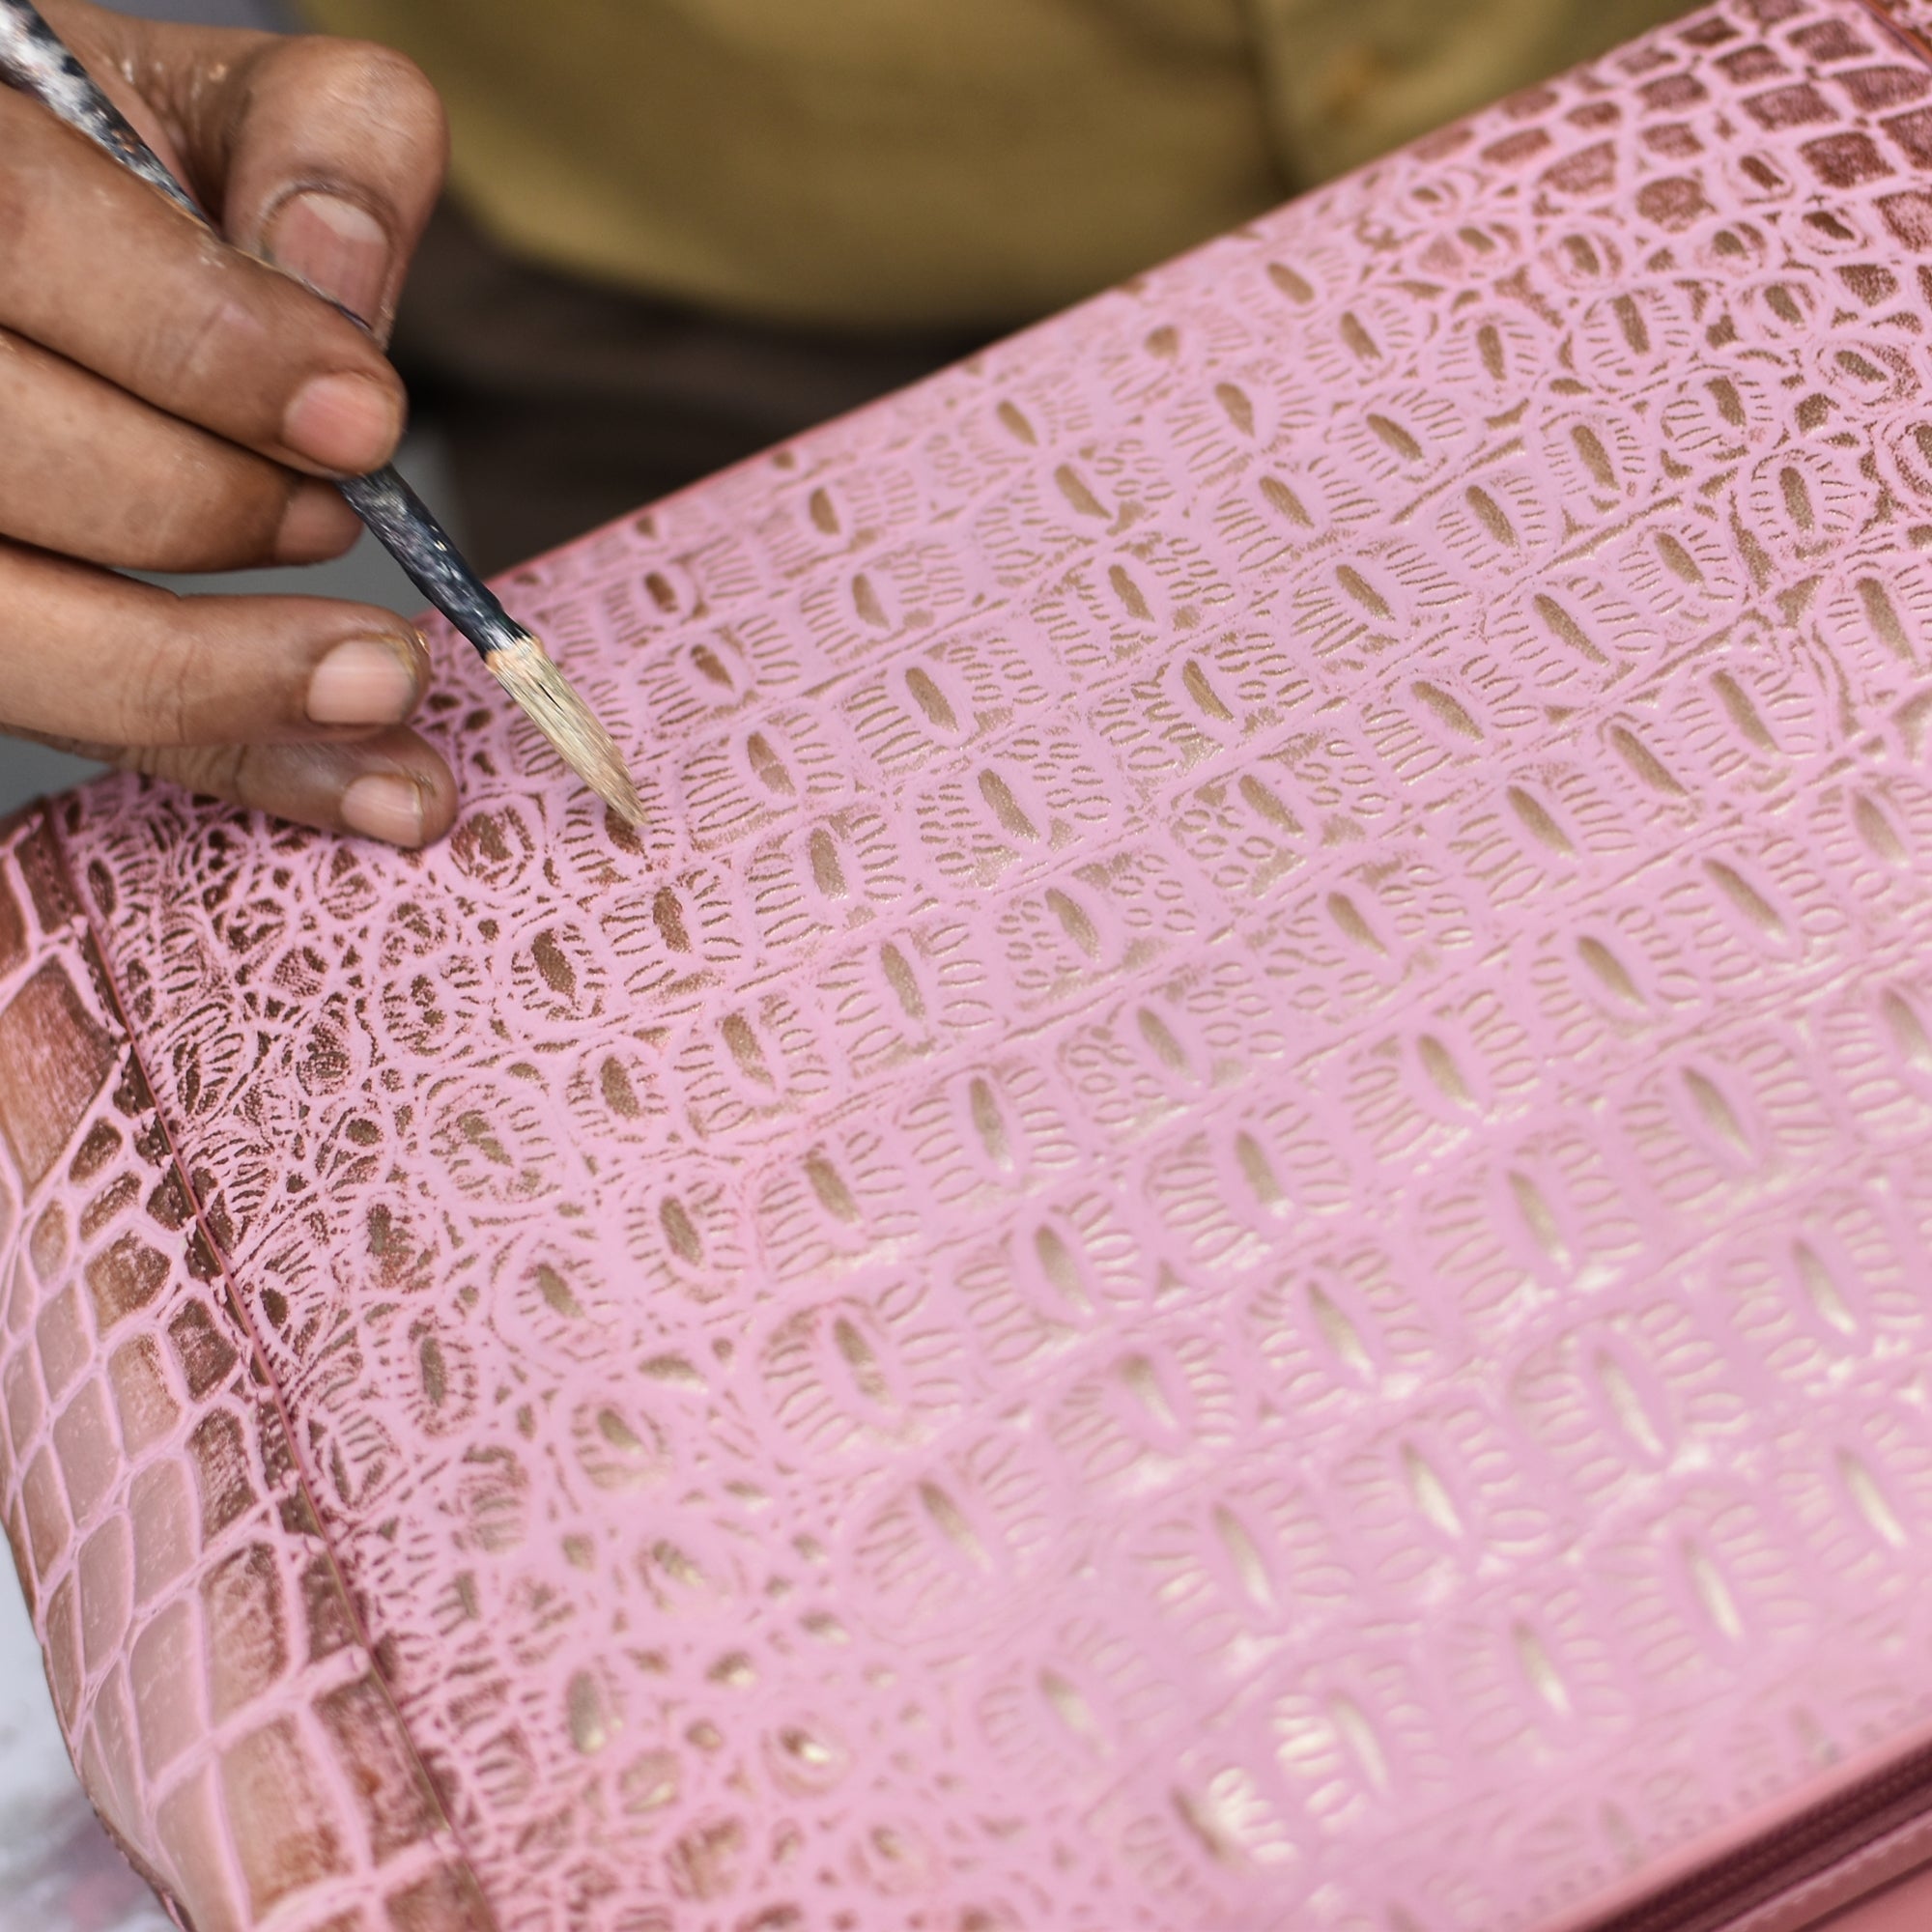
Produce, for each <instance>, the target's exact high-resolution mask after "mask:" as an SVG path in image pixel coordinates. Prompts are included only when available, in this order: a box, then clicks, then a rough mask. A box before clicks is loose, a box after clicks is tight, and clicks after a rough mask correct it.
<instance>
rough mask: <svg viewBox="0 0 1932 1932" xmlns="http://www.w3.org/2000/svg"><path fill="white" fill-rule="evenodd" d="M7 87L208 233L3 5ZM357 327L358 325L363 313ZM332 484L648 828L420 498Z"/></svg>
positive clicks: (91, 87) (135, 142)
mask: <svg viewBox="0 0 1932 1932" xmlns="http://www.w3.org/2000/svg"><path fill="white" fill-rule="evenodd" d="M0 79H4V80H6V81H7V82H8V83H9V85H11V86H13V87H16V88H18V89H19V90H20V92H21V93H23V94H30V95H32V96H33V98H34V99H36V100H38V101H40V102H41V103H42V105H43V106H45V107H47V108H49V109H51V111H52V112H53V113H54V114H55V115H57V116H58V117H59V118H60V119H61V120H62V121H64V122H66V123H67V125H68V126H69V127H70V128H74V129H75V130H76V131H77V132H79V133H82V134H85V135H86V136H87V138H88V139H89V140H91V141H93V142H94V143H95V144H96V145H97V146H98V147H100V148H102V149H104V150H105V151H106V152H107V153H108V154H109V155H111V156H113V157H114V159H116V160H117V161H119V162H120V163H121V165H122V166H123V167H125V168H127V169H128V171H129V172H130V173H133V174H137V175H139V176H140V177H141V179H142V180H143V181H145V182H147V183H149V184H150V185H152V186H154V187H156V188H158V189H159V190H160V192H161V193H162V194H164V195H166V196H167V198H168V199H169V200H170V201H171V202H173V203H174V205H175V206H176V207H177V208H179V209H181V210H182V211H183V213H185V214H187V215H189V216H191V217H192V218H193V219H194V220H195V221H197V222H199V223H200V224H201V225H202V226H203V227H204V228H208V229H210V230H211V231H213V222H211V221H210V220H209V219H208V217H207V215H205V214H204V213H202V211H201V209H200V208H199V207H197V206H196V204H195V201H194V198H193V196H191V195H190V194H189V193H188V191H187V190H186V189H185V187H183V186H182V185H181V183H180V182H178V181H176V179H175V178H174V176H173V175H172V174H171V173H170V172H169V171H168V168H167V165H166V163H165V162H163V161H162V160H161V158H160V156H158V155H156V153H155V151H154V150H153V149H152V148H150V147H149V146H148V144H147V143H146V142H145V141H143V140H142V139H141V137H140V135H138V134H137V133H136V132H135V131H134V129H133V128H131V127H130V126H129V125H128V121H127V119H126V117H125V116H124V115H123V114H122V113H121V111H120V109H119V108H117V107H116V106H115V105H114V103H113V102H112V101H111V100H109V99H107V97H106V96H105V95H104V94H102V93H101V91H100V90H99V88H98V87H97V86H96V85H95V84H94V82H93V81H92V80H91V79H90V78H89V76H88V73H87V70H86V69H85V68H83V67H82V66H81V64H80V62H79V61H78V60H77V59H75V57H74V56H73V54H72V53H71V52H70V51H69V50H68V48H67V47H66V46H65V45H64V44H63V43H62V42H61V39H60V37H59V35H57V34H56V33H55V32H54V30H53V29H52V28H51V27H50V26H48V25H47V23H46V22H45V21H44V20H43V18H42V17H41V15H40V13H39V11H38V10H37V9H36V8H34V7H33V6H31V5H30V4H28V0H0ZM343 313H344V314H348V311H347V310H346V309H345V310H344V311H343ZM350 320H351V321H353V322H356V323H358V324H360V323H361V318H360V317H357V316H351V317H350ZM336 487H337V488H338V489H339V490H340V491H341V492H342V494H343V496H344V497H347V498H348V499H349V503H350V507H351V508H352V509H354V510H355V514H356V515H357V516H358V517H360V518H361V519H362V521H363V523H364V524H366V525H367V526H369V528H370V529H371V530H373V531H374V532H375V534H376V537H377V540H378V541H379V542H380V543H381V544H382V546H383V548H384V550H386V551H387V552H388V553H389V554H390V555H391V556H393V557H394V558H395V559H396V561H397V562H398V563H399V564H401V565H402V567H403V569H404V570H405V571H406V572H407V573H408V575H409V578H410V581H411V582H412V583H413V584H414V585H415V586H416V588H417V589H418V590H420V591H421V592H422V594H423V595H424V596H425V597H427V598H428V599H429V601H430V602H431V603H432V604H433V605H435V606H436V608H437V609H438V610H439V611H441V612H442V614H443V615H444V616H445V617H447V618H448V619H449V621H450V622H451V623H452V624H454V625H455V626H456V628H457V629H458V630H459V631H461V632H462V633H463V635H464V636H465V637H466V638H468V639H469V641H470V642H471V643H472V644H474V645H475V646H476V649H477V653H478V655H479V656H481V658H482V660H483V662H484V663H485V664H486V665H487V666H488V667H489V668H490V672H491V675H492V676H494V677H495V678H496V680H497V683H498V684H500V685H501V686H502V687H503V689H504V690H505V691H506V692H508V693H509V695H510V696H512V697H513V698H515V699H516V701H517V703H518V704H519V705H521V706H522V707H523V709H524V711H525V713H526V715H527V716H528V717H529V719H530V720H531V722H532V723H534V724H535V725H536V727H537V729H538V730H539V731H541V732H542V733H543V734H544V736H545V737H546V738H548V739H549V740H550V742H551V743H552V744H553V745H554V746H555V747H556V749H557V752H558V753H559V755H560V756H561V757H562V759H563V761H564V763H565V764H567V765H568V766H569V767H570V769H571V770H572V771H574V772H575V773H576V774H577V775H578V777H580V778H581V779H582V781H584V783H585V784H587V785H588V786H589V787H590V789H591V790H592V791H594V792H595V793H596V794H597V795H598V797H599V798H601V799H603V800H604V801H605V803H606V804H607V805H609V806H610V807H611V810H613V811H616V812H618V813H620V814H621V815H622V816H623V817H625V818H626V819H628V820H629V821H630V822H631V823H632V824H633V825H637V824H639V823H641V821H642V818H643V805H642V803H641V801H640V800H639V797H638V788H637V786H636V785H635V784H634V783H633V782H632V781H631V775H630V773H629V772H628V771H627V770H626V769H625V766H624V760H623V758H622V756H621V755H620V754H619V753H618V751H617V747H616V746H615V744H613V743H612V742H611V734H610V732H608V731H607V730H605V728H604V727H603V725H600V724H599V723H598V722H597V718H596V715H595V714H594V713H593V712H592V711H591V709H590V707H589V706H588V705H587V704H585V703H584V701H583V700H582V698H581V697H580V696H578V695H577V693H576V692H575V691H574V690H573V689H572V688H571V684H570V680H569V679H568V678H566V677H565V676H564V674H563V673H562V671H560V670H559V669H557V668H556V666H555V665H554V664H553V663H552V662H551V660H550V656H549V654H548V653H547V652H546V651H545V649H544V647H543V645H542V643H541V642H539V641H538V639H536V638H535V637H533V636H532V635H531V634H530V633H529V632H528V631H526V629H525V628H524V627H523V625H521V624H519V623H518V622H517V621H516V619H515V618H513V617H512V616H511V615H510V614H509V612H508V611H505V610H504V609H503V607H502V605H501V604H500V603H499V602H498V601H497V596H496V594H495V592H493V591H492V590H491V589H490V587H489V585H488V584H486V583H485V582H483V580H482V579H481V578H480V577H478V576H477V575H476V573H475V571H474V570H472V569H471V568H470V566H469V564H468V563H466V562H465V561H464V559H463V555H462V553H461V552H459V551H458V550H457V548H456V546H455V545H454V544H453V543H452V542H450V540H449V537H448V535H447V534H446V533H445V532H444V530H443V529H442V527H441V526H440V525H439V524H438V522H437V521H436V519H435V518H434V517H433V516H431V515H430V513H429V511H428V509H427V508H426V507H425V506H424V504H423V502H422V500H421V498H419V497H417V496H416V494H415V492H414V491H413V490H412V489H411V488H410V486H409V485H408V484H407V483H405V482H404V481H403V479H402V477H401V476H400V475H398V474H397V473H396V471H395V469H377V470H374V471H372V472H371V473H370V474H369V475H367V476H352V477H350V478H348V479H347V480H346V481H343V482H340V483H338V484H337V486H336Z"/></svg>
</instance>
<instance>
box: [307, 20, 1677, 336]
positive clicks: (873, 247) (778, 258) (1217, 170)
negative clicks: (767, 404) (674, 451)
mask: <svg viewBox="0 0 1932 1932" xmlns="http://www.w3.org/2000/svg"><path fill="white" fill-rule="evenodd" d="M307 5H308V8H309V11H310V13H311V14H312V15H313V16H314V18H315V20H316V22H317V24H319V25H321V26H324V27H327V28H328V29H330V30H332V31H335V32H339V33H348V34H355V35H360V36H363V37H366V38H369V39H372V40H380V41H384V42H386V43H388V44H390V45H392V46H397V47H401V48H402V49H403V50H404V51H406V52H407V53H409V54H411V55H412V56H413V57H414V58H415V59H416V60H417V61H418V62H419V63H420V64H421V65H422V66H423V68H424V69H426V70H427V71H428V73H429V75H430V77H431V79H433V80H434V81H435V82H436V84H437V85H438V87H439V88H440V90H441V92H442V95H443V99H445V101H446V102H447V103H448V106H449V112H450V119H451V123H452V127H453V131H454V142H455V150H454V160H453V182H454V185H455V187H456V189H457V191H458V193H459V194H460V195H461V197H462V198H463V200H464V201H465V203H466V204H467V206H468V207H469V210H470V212H471V213H473V214H474V215H476V216H477V217H478V218H479V219H480V220H481V221H482V222H483V223H484V225H485V226H486V227H487V228H489V229H491V230H492V231H493V232H494V233H495V234H496V235H497V238H498V240H499V241H503V242H504V243H506V244H508V245H509V246H511V247H513V248H515V249H516V250H518V251H519V252H521V253H523V254H526V255H528V256H531V257H535V258H537V259H539V260H541V261H544V262H547V263H550V264H553V265H555V266H557V267H561V268H565V269H569V270H575V271H577V272H579V273H582V274H586V275H589V276H592V277H595V278H598V279H602V280H606V281H611V282H614V283H618V284H621V285H624V286H628V287H632V288H638V289H642V290H647V291H651V292H654V293H658V294H663V295H668V296H674V297H682V298H690V299H693V300H695V301H698V302H702V303H706V304H709V305H712V306H717V307H724V308H725V309H728V310H731V311H735V312H739V313H746V314H752V315H756V316H762V317H770V318H774V319H782V320H791V321H797V322H807V323H812V322H818V323H825V324H830V325H837V326H840V327H910V326H920V325H956V324H1005V323H1009V322H1012V321H1015V320H1018V319H1020V318H1024V317H1030V316H1034V315H1038V314H1041V313H1044V312H1046V311H1048V310H1050V309H1054V308H1057V307H1060V306H1062V305H1064V304H1065V303H1066V302H1068V301H1070V300H1072V299H1074V298H1078V297H1080V296H1083V295H1086V294H1088V293H1090V292H1091V291H1093V290H1094V289H1096V288H1099V287H1102V286H1104V285H1105V284H1107V283H1109V282H1111V281H1115V280H1118V279H1119V278H1120V277H1122V276H1123V275H1125V274H1128V273H1131V272H1132V271H1134V270H1138V269H1142V268H1146V267H1148V266H1150V265H1151V264H1152V263H1154V262H1156V261H1158V260H1160V259H1161V258H1162V257H1164V256H1167V255H1171V254H1174V253H1176V252H1178V251H1179V250H1180V249H1182V248H1185V247H1187V246H1189V245H1191V244H1192V243H1194V242H1196V241H1202V240H1204V239H1205V238H1206V237H1208V236H1209V235H1212V234H1214V233H1216V232H1217V231H1219V230H1221V229H1224V228H1230V227H1233V226H1235V225H1236V223H1238V222H1240V221H1242V220H1244V219H1246V218H1247V217H1249V216H1250V215H1252V214H1254V213H1257V212H1258V211H1260V210H1262V209H1264V208H1266V207H1268V206H1270V205H1271V204H1273V203H1275V202H1277V201H1280V200H1282V199H1284V198H1285V197H1286V196H1287V195H1288V194H1290V193H1292V192H1293V191H1294V190H1295V189H1296V188H1298V187H1302V186H1305V185H1309V184H1310V183H1313V182H1316V181H1319V180H1321V179H1323V178H1325V177H1327V176H1329V175H1332V174H1335V173H1338V172H1340V171H1341V170H1343V169H1346V168H1349V167H1352V166H1354V165H1355V164H1356V163H1358V162H1360V161H1364V160H1367V159H1368V158H1370V157H1371V156H1375V155H1377V154H1379V153H1381V152H1383V151H1384V150H1386V149H1388V148H1390V147H1393V146H1395V145H1396V144H1398V143H1400V142H1402V141H1405V140H1406V139H1409V138H1410V137H1412V136H1414V135H1418V134H1422V133H1426V132H1427V131H1429V130H1430V129H1431V128H1435V127H1437V126H1439V125H1440V124H1441V123H1443V122H1445V121H1447V120H1450V119H1451V118H1453V117H1454V116H1456V115H1459V114H1463V113H1465V112H1467V111H1468V110H1469V109H1471V108H1473V107H1476V106H1480V105H1481V104H1483V103H1484V102H1485V101H1487V100H1489V99H1493V98H1494V97H1496V96H1497V95H1500V94H1504V93H1507V92H1509V91H1510V90H1512V89H1515V88H1517V87H1520V86H1523V85H1525V84H1527V83H1529V82H1532V81H1535V80H1539V79H1542V78H1544V77H1546V76H1547V75H1548V74H1550V73H1552V72H1554V71H1557V70H1559V69H1561V68H1563V67H1565V66H1567V65H1569V64H1571V63H1573V62H1575V61H1577V60H1580V59H1582V58H1584V57H1586V56H1587V55H1590V54H1593V53H1595V52H1598V51H1600V50H1602V49H1604V48H1605V47H1608V46H1611V45H1614V44H1615V43H1617V42H1618V41H1619V40H1623V39H1627V38H1629V37H1630V36H1632V35H1634V34H1635V33H1637V32H1639V31H1640V30H1641V29H1643V28H1644V27H1646V26H1648V25H1651V24H1653V23H1654V22H1656V21H1657V20H1660V19H1662V18H1666V17H1668V16H1670V15H1671V14H1675V13H1678V12H1680V11H1682V5H1683V0H307Z"/></svg>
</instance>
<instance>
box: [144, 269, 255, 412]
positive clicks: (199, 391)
mask: <svg viewBox="0 0 1932 1932" xmlns="http://www.w3.org/2000/svg"><path fill="white" fill-rule="evenodd" d="M259 333H260V331H259V329H257V328H254V327H250V317H249V314H248V310H247V308H246V306H245V304H244V303H243V302H242V301H241V299H240V298H239V297H237V296H235V295H233V294H231V293H229V292H227V291H222V292H220V293H218V294H215V293H212V294H211V296H210V298H209V299H207V300H206V301H203V302H200V303H197V304H195V305H193V306H192V307H190V308H189V309H188V310H187V311H186V312H185V313H181V314H174V315H167V316H156V317H155V318H154V319H153V320H152V321H151V322H150V323H149V324H148V325H147V327H145V328H144V329H143V330H142V331H141V334H140V337H139V340H138V342H137V344H136V346H135V350H134V356H133V360H134V384H135V386H136V388H137V389H138V390H139V392H140V393H142V394H143V395H148V396H153V397H156V398H159V399H166V400H170V401H175V402H183V401H191V399H194V398H198V397H200V396H203V395H205V394H209V393H212V392H213V391H214V385H215V384H220V383H221V382H222V379H223V376H224V373H225V374H226V376H227V377H228V378H229V380H230V382H231V383H232V380H233V376H234V370H235V365H236V363H237V362H238V361H239V360H240V359H241V352H242V350H243V348H244V346H245V345H248V344H250V343H252V341H253V340H254V339H255V338H256V337H257V336H258V335H259Z"/></svg>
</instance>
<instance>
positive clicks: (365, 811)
mask: <svg viewBox="0 0 1932 1932" xmlns="http://www.w3.org/2000/svg"><path fill="white" fill-rule="evenodd" d="M342 822H343V824H345V825H346V826H348V828H349V829H350V831H352V832H359V833H361V834H362V836H363V837H364V838H381V839H384V840H386V841H387V842H388V843H389V844H391V845H420V844H421V843H422V838H423V801H422V792H421V791H420V789H419V788H418V787H417V786H416V785H415V784H414V783H412V781H410V780H409V779H399V778H391V777H389V776H388V775H387V774H385V773H380V772H371V773H369V774H368V775H367V776H366V777H363V778H359V779H357V780H356V781H355V783H354V784H352V785H351V786H350V787H349V788H348V790H347V791H345V792H344V793H343V794H342Z"/></svg>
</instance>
